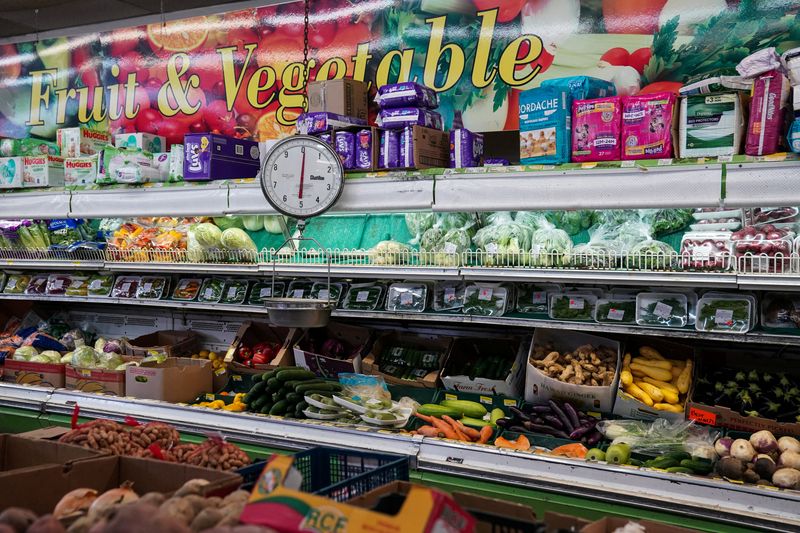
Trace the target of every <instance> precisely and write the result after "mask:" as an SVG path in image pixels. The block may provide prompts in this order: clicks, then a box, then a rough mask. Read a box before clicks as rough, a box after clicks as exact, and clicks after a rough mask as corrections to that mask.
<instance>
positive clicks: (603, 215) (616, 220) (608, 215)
mask: <svg viewBox="0 0 800 533" xmlns="http://www.w3.org/2000/svg"><path fill="white" fill-rule="evenodd" d="M639 220H640V216H639V212H638V211H635V210H633V209H604V210H602V211H595V212H594V221H595V223H597V224H598V225H608V226H619V225H620V224H624V223H626V222H638V221H639Z"/></svg>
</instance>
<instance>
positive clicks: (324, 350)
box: [294, 322, 372, 378]
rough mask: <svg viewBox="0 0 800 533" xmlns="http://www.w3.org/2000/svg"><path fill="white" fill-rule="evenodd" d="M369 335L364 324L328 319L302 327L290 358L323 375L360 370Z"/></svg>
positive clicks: (332, 375) (367, 346)
mask: <svg viewBox="0 0 800 533" xmlns="http://www.w3.org/2000/svg"><path fill="white" fill-rule="evenodd" d="M371 338H372V332H371V331H370V330H369V329H367V328H363V327H361V326H351V325H350V324H342V323H340V322H331V323H329V324H328V325H327V326H326V327H325V328H315V329H309V330H306V332H305V334H303V336H302V337H300V339H299V340H298V341H297V343H296V344H295V345H294V361H295V364H296V365H297V366H301V367H303V368H307V369H308V370H311V371H312V372H314V373H316V374H317V375H318V376H322V377H327V378H335V377H337V376H338V375H339V374H341V373H343V372H356V373H360V372H361V361H362V359H363V357H364V355H365V354H366V353H367V351H368V350H369V347H370V339H371ZM334 350H335V351H336V352H337V353H333V351H334ZM339 352H341V353H339Z"/></svg>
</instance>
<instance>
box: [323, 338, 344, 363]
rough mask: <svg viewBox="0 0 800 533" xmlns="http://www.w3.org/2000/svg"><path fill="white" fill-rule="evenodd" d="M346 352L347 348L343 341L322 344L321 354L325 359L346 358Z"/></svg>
mask: <svg viewBox="0 0 800 533" xmlns="http://www.w3.org/2000/svg"><path fill="white" fill-rule="evenodd" d="M346 352H347V348H346V347H345V345H344V344H343V343H342V341H340V340H338V339H328V340H326V341H325V342H323V343H322V347H321V348H320V354H322V355H324V356H325V357H333V358H336V359H340V358H343V357H346V356H347V353H346Z"/></svg>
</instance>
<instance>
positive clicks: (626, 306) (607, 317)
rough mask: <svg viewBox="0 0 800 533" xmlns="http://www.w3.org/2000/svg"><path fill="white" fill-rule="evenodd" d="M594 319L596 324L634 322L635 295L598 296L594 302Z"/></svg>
mask: <svg viewBox="0 0 800 533" xmlns="http://www.w3.org/2000/svg"><path fill="white" fill-rule="evenodd" d="M594 321H595V322H597V323H598V324H635V323H636V297H635V296H621V297H616V298H613V297H612V298H600V299H599V300H597V302H596V303H595V307H594Z"/></svg>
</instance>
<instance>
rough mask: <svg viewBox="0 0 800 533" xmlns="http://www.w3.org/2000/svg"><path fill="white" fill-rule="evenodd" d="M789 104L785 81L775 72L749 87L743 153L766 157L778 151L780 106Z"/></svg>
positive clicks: (781, 75) (781, 129) (764, 75)
mask: <svg viewBox="0 0 800 533" xmlns="http://www.w3.org/2000/svg"><path fill="white" fill-rule="evenodd" d="M788 101H789V80H788V79H787V78H786V76H784V75H783V74H782V73H781V72H780V71H778V70H771V71H769V72H765V73H764V74H761V75H760V76H759V77H758V78H756V80H755V83H754V84H753V99H752V100H750V118H749V120H748V122H747V138H746V141H745V145H744V153H746V154H747V155H769V154H774V153H775V152H777V151H778V149H779V145H780V140H781V134H782V132H783V113H784V107H785V106H786V104H787V103H788Z"/></svg>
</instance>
